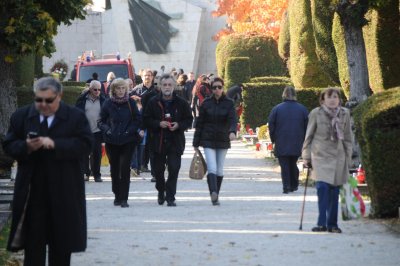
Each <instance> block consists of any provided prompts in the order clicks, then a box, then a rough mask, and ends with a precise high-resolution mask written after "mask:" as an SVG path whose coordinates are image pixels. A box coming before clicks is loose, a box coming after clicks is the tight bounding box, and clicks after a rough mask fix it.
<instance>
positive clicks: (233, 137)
mask: <svg viewBox="0 0 400 266" xmlns="http://www.w3.org/2000/svg"><path fill="white" fill-rule="evenodd" d="M229 139H230V140H231V141H232V140H235V139H236V135H235V133H233V132H231V133H230V134H229Z"/></svg>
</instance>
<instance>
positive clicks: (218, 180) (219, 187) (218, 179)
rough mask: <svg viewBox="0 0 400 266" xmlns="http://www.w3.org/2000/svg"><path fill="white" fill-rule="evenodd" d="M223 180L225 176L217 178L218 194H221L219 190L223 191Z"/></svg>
mask: <svg viewBox="0 0 400 266" xmlns="http://www.w3.org/2000/svg"><path fill="white" fill-rule="evenodd" d="M222 179H224V177H223V176H217V193H218V194H219V190H220V189H221V184H222Z"/></svg>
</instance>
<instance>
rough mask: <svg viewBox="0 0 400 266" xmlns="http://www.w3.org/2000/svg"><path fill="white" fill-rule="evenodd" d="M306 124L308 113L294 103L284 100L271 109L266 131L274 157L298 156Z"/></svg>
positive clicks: (301, 106) (300, 105)
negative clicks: (273, 146)
mask: <svg viewBox="0 0 400 266" xmlns="http://www.w3.org/2000/svg"><path fill="white" fill-rule="evenodd" d="M307 123H308V111H307V109H306V108H305V107H304V106H303V105H302V104H300V103H298V102H296V101H289V100H286V101H284V102H283V103H280V104H278V105H277V106H275V107H274V108H273V109H272V111H271V114H270V115H269V121H268V130H269V135H270V137H271V141H272V142H274V143H275V156H277V157H279V156H300V154H301V149H302V146H303V142H304V137H305V135H306V130H307Z"/></svg>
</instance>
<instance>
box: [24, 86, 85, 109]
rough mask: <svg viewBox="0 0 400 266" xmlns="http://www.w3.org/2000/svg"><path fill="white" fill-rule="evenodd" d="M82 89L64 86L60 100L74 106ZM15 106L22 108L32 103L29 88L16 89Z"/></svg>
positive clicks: (31, 94)
mask: <svg viewBox="0 0 400 266" xmlns="http://www.w3.org/2000/svg"><path fill="white" fill-rule="evenodd" d="M84 89H85V88H84V87H79V86H64V87H63V96H62V99H63V101H64V102H66V103H68V104H71V105H75V103H76V100H77V99H78V97H79V96H80V95H81V93H82V91H83V90H84ZM16 90H17V105H18V107H22V106H24V105H28V104H31V103H32V102H33V97H34V93H33V90H32V88H31V87H17V88H16Z"/></svg>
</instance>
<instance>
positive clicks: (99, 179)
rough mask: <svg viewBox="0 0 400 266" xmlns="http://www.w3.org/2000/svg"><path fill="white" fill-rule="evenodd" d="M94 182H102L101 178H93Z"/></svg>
mask: <svg viewBox="0 0 400 266" xmlns="http://www.w3.org/2000/svg"><path fill="white" fill-rule="evenodd" d="M94 182H103V179H101V177H97V178H95V179H94Z"/></svg>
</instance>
